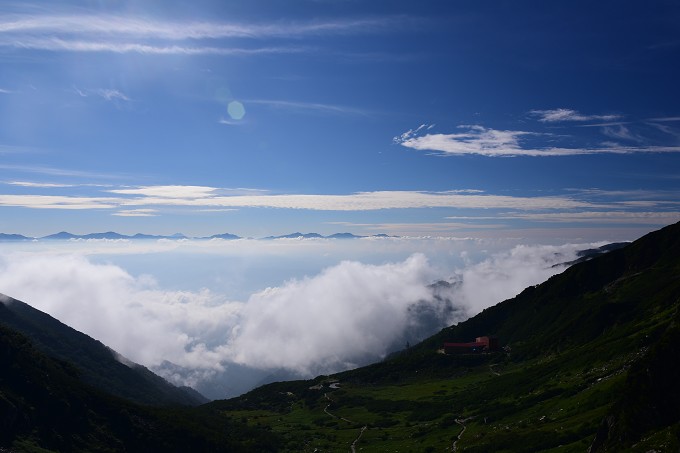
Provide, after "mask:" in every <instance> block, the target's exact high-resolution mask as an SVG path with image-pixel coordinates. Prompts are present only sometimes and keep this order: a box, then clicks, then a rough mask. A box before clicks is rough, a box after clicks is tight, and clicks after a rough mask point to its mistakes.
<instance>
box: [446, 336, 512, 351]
mask: <svg viewBox="0 0 680 453" xmlns="http://www.w3.org/2000/svg"><path fill="white" fill-rule="evenodd" d="M499 349H500V346H499V344H498V338H496V337H477V338H475V341H474V342H470V343H444V354H480V353H482V352H492V351H498V350H499Z"/></svg>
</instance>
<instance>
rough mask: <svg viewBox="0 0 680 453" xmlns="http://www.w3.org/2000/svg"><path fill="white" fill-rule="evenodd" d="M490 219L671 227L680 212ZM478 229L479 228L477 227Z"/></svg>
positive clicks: (548, 214) (520, 215)
mask: <svg viewBox="0 0 680 453" xmlns="http://www.w3.org/2000/svg"><path fill="white" fill-rule="evenodd" d="M447 219H452V220H458V219H470V220H475V219H479V218H476V217H447ZM489 219H494V220H503V219H522V220H532V221H541V222H558V223H571V222H588V223H631V224H642V225H670V224H671V223H675V222H677V221H679V220H680V212H678V211H656V212H624V211H586V212H543V213H530V214H526V213H520V212H518V213H514V214H499V215H497V216H494V217H491V218H489ZM475 227H477V226H475Z"/></svg>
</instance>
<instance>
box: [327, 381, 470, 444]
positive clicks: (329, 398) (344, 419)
mask: <svg viewBox="0 0 680 453" xmlns="http://www.w3.org/2000/svg"><path fill="white" fill-rule="evenodd" d="M334 388H338V387H334ZM323 396H324V398H326V400H327V401H328V404H326V407H324V408H323V411H324V412H325V413H326V415H328V416H330V417H333V418H335V419H337V420H342V421H343V422H347V423H352V424H354V423H355V422H353V421H352V420H350V419H349V418H345V417H338V416H337V415H334V414H331V413H330V411H329V410H328V408H329V407H331V404H333V400H332V399H331V397H330V396H328V392H326V393H324V394H323ZM456 421H457V420H456ZM367 429H368V425H364V426H362V427H361V430H359V435H358V436H357V438H356V439H354V441H353V442H352V444H351V445H350V446H349V449H350V451H351V452H352V453H356V451H357V450H356V446H357V443H358V442H359V440H360V439H361V436H363V435H364V431H366V430H367Z"/></svg>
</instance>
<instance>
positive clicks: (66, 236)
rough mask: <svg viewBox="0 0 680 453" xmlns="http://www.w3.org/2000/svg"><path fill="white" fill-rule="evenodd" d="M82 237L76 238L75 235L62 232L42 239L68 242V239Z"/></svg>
mask: <svg viewBox="0 0 680 453" xmlns="http://www.w3.org/2000/svg"><path fill="white" fill-rule="evenodd" d="M78 237H80V236H76V235H75V234H71V233H67V232H66V231H62V232H60V233H55V234H50V235H49V236H43V237H41V238H40V239H59V240H68V239H76V238H78Z"/></svg>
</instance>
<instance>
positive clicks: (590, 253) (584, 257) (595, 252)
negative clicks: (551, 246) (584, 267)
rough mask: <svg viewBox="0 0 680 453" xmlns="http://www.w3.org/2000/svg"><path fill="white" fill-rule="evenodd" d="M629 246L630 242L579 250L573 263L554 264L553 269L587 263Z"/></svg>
mask: <svg viewBox="0 0 680 453" xmlns="http://www.w3.org/2000/svg"><path fill="white" fill-rule="evenodd" d="M628 244H630V242H612V243H611V244H605V245H603V246H601V247H598V248H596V249H586V250H579V251H578V252H576V255H577V256H578V258H576V259H575V260H573V261H569V262H566V263H560V264H555V265H553V267H559V266H565V265H566V266H572V265H574V264H578V263H582V262H584V261H588V260H590V259H593V258H595V257H596V256H600V255H603V254H605V253H608V252H611V251H613V250H618V249H620V248H623V247H625V246H627V245H628Z"/></svg>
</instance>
